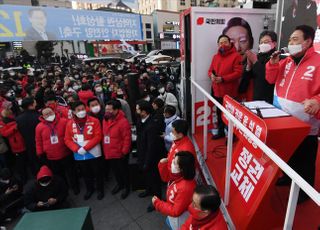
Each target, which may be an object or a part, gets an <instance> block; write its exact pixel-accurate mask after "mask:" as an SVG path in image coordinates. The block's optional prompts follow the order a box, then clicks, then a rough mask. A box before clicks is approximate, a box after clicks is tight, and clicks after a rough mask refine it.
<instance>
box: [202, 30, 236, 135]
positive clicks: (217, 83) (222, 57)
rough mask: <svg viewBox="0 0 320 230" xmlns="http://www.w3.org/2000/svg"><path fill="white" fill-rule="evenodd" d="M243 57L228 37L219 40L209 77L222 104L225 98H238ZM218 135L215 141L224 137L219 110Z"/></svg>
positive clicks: (222, 36) (215, 96)
mask: <svg viewBox="0 0 320 230" xmlns="http://www.w3.org/2000/svg"><path fill="white" fill-rule="evenodd" d="M241 61H242V57H241V55H240V54H239V53H238V52H237V51H236V49H235V48H234V46H233V44H232V43H231V42H230V38H229V37H228V36H227V35H220V36H219V38H218V53H217V54H215V55H214V56H213V58H212V61H211V65H210V68H209V70H208V76H209V78H210V79H211V80H212V90H213V96H214V98H215V99H216V100H217V101H218V102H219V103H220V104H222V102H223V97H224V96H225V95H229V96H231V97H234V98H235V97H237V96H238V87H239V79H240V77H241V76H242V63H241ZM217 116H218V129H219V130H218V134H217V135H215V136H213V139H219V138H221V137H224V123H223V121H222V117H221V111H220V110H219V109H218V110H217Z"/></svg>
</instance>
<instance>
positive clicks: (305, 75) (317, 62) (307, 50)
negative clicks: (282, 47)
mask: <svg viewBox="0 0 320 230" xmlns="http://www.w3.org/2000/svg"><path fill="white" fill-rule="evenodd" d="M314 36H315V31H314V29H313V28H312V27H310V26H307V25H301V26H297V27H296V28H295V30H294V31H293V33H292V34H291V36H290V38H289V44H288V50H289V53H290V56H289V57H287V58H285V59H283V60H281V61H280V60H279V55H280V51H276V52H274V53H273V54H272V56H271V59H270V61H269V62H268V63H267V64H266V80H267V81H268V82H269V83H270V84H275V91H274V99H273V104H274V105H275V106H276V107H278V108H280V109H282V110H284V111H285V112H288V113H289V114H291V115H292V116H294V117H297V118H298V119H300V120H302V121H304V122H306V123H308V124H309V125H310V126H311V130H310V133H309V134H308V136H307V137H306V138H305V139H304V140H303V142H302V143H301V144H300V145H299V147H298V148H297V149H296V151H295V152H294V154H293V155H292V157H291V158H290V160H289V162H288V164H289V166H290V167H291V168H293V170H295V171H296V172H297V173H298V174H299V175H300V176H302V177H303V178H304V179H305V180H306V181H307V182H308V183H309V184H310V185H311V186H313V185H314V180H315V167H316V165H315V164H316V157H317V149H318V132H319V125H320V120H319V118H320V116H319V115H320V54H318V53H317V52H315V50H314V48H313V39H314ZM290 182H291V180H290V178H289V177H288V176H286V175H285V176H283V177H281V178H280V179H279V180H278V181H277V185H279V186H281V185H289V184H290ZM307 199H309V197H308V196H307V195H306V194H305V193H304V192H300V195H299V200H298V202H299V203H301V202H303V201H305V200H307Z"/></svg>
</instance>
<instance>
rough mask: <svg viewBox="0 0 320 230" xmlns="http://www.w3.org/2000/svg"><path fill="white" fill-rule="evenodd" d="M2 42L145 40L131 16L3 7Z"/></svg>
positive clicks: (138, 20)
mask: <svg viewBox="0 0 320 230" xmlns="http://www.w3.org/2000/svg"><path fill="white" fill-rule="evenodd" d="M0 17H1V20H0V41H44V40H142V39H143V38H142V36H143V33H142V28H141V16H140V15H137V14H131V13H118V12H105V11H89V10H71V9H57V8H49V7H28V6H13V5H12V6H11V5H0Z"/></svg>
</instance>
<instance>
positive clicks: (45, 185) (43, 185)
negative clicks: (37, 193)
mask: <svg viewBox="0 0 320 230" xmlns="http://www.w3.org/2000/svg"><path fill="white" fill-rule="evenodd" d="M50 182H51V181H48V182H46V183H41V182H39V184H40V185H41V186H42V187H47V186H48V185H49V184H50Z"/></svg>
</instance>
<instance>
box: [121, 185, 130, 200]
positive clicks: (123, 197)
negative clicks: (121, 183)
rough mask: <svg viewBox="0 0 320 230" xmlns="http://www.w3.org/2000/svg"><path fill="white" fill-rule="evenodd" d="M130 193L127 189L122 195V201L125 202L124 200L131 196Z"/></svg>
mask: <svg viewBox="0 0 320 230" xmlns="http://www.w3.org/2000/svg"><path fill="white" fill-rule="evenodd" d="M129 193H130V191H129V189H127V188H126V189H125V190H124V191H123V192H122V193H121V196H120V197H121V199H122V200H124V199H126V198H127V197H128V196H129Z"/></svg>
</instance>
